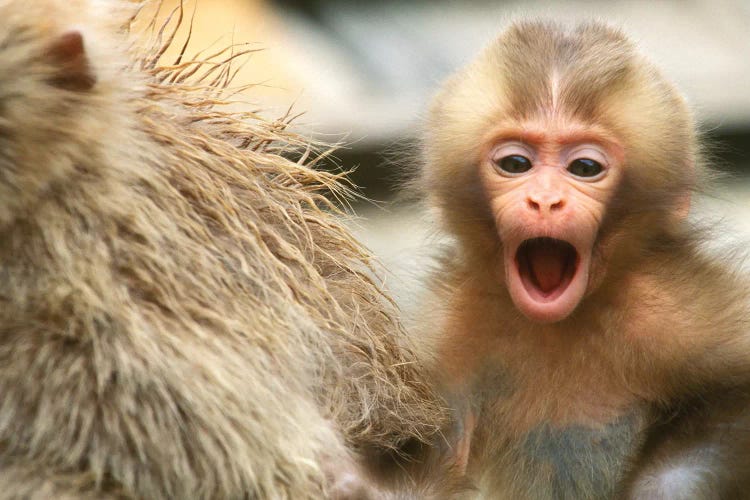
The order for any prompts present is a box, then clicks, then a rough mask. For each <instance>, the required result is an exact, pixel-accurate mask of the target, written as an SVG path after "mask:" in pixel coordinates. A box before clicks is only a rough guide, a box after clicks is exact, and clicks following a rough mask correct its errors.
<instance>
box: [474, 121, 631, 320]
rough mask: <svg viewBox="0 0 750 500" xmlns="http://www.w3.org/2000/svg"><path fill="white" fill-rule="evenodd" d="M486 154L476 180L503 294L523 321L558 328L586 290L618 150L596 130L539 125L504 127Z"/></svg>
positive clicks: (615, 178) (616, 175) (617, 170)
mask: <svg viewBox="0 0 750 500" xmlns="http://www.w3.org/2000/svg"><path fill="white" fill-rule="evenodd" d="M486 151H487V152H486V153H485V154H484V156H483V161H482V162H481V164H480V178H481V183H482V186H483V190H484V192H485V196H486V198H487V200H488V204H489V208H490V211H491V214H492V217H493V219H494V222H495V227H496V231H497V236H498V237H499V240H500V242H501V243H502V248H503V259H502V261H503V263H502V273H501V274H502V275H503V276H504V281H505V285H506V287H507V289H508V292H509V293H510V296H511V298H512V300H513V302H514V304H515V306H516V307H517V308H518V309H519V310H520V311H521V312H522V313H523V314H524V315H526V316H527V317H528V318H530V319H532V320H534V321H538V322H542V323H548V322H554V321H559V320H562V319H564V318H565V317H567V316H568V315H569V314H570V313H572V312H573V310H574V309H575V308H576V307H577V306H578V304H579V303H580V301H581V300H582V299H583V297H584V296H585V294H586V292H587V290H588V288H589V284H590V282H591V279H590V278H591V276H590V272H591V270H592V262H591V261H592V258H593V257H592V256H593V255H594V254H595V252H594V251H593V250H594V246H595V244H596V241H597V234H598V232H599V228H600V226H601V223H602V220H603V219H604V216H605V213H606V207H607V203H608V201H609V200H610V199H611V197H612V194H613V192H614V191H615V188H616V186H617V184H618V182H619V179H620V177H621V173H622V163H623V161H622V148H621V147H620V146H619V144H618V143H617V142H616V141H614V140H613V139H612V138H610V136H609V134H607V133H606V131H604V130H602V129H599V128H597V127H591V126H586V125H585V124H581V123H570V122H566V123H564V124H562V123H560V122H559V120H551V119H544V120H539V121H529V122H525V123H521V124H519V125H518V126H510V127H503V128H502V129H500V130H499V131H498V132H497V133H496V134H494V136H493V139H492V140H491V141H490V142H489V144H488V147H487V148H486ZM600 267H601V266H596V268H597V269H598V268H600Z"/></svg>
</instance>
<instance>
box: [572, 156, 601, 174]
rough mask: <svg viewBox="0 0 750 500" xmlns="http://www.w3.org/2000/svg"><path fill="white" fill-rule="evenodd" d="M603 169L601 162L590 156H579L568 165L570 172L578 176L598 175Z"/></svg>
mask: <svg viewBox="0 0 750 500" xmlns="http://www.w3.org/2000/svg"><path fill="white" fill-rule="evenodd" d="M603 170H604V167H602V164H601V163H599V162H598V161H596V160H592V159H590V158H578V159H577V160H573V161H572V162H571V163H570V165H568V172H570V173H571V174H573V175H575V176H576V177H596V176H597V175H599V174H600V173H602V171H603Z"/></svg>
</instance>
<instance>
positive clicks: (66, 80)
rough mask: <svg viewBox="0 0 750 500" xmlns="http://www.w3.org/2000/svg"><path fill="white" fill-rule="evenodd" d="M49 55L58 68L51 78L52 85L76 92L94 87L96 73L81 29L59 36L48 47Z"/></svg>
mask: <svg viewBox="0 0 750 500" xmlns="http://www.w3.org/2000/svg"><path fill="white" fill-rule="evenodd" d="M47 57H49V58H50V60H51V62H53V63H54V64H55V66H56V69H57V73H56V74H55V75H54V76H52V78H50V80H49V83H50V84H51V85H53V86H55V87H58V88H61V89H65V90H72V91H76V92H85V91H87V90H91V89H92V88H93V87H94V84H95V83H96V75H94V72H93V70H92V69H91V65H90V64H89V60H88V57H87V56H86V49H85V48H84V45H83V35H82V34H81V32H80V31H78V30H71V31H66V32H65V33H63V34H62V35H60V36H58V37H57V39H55V41H54V42H53V43H52V44H51V45H50V46H49V47H48V48H47Z"/></svg>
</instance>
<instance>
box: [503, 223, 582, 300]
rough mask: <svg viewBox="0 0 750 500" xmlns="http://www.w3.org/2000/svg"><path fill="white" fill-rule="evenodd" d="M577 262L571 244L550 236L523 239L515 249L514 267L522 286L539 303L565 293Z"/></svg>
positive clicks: (576, 254) (576, 256) (575, 252)
mask: <svg viewBox="0 0 750 500" xmlns="http://www.w3.org/2000/svg"><path fill="white" fill-rule="evenodd" d="M579 262H580V257H579V255H578V252H577V251H576V249H575V247H574V246H573V245H571V244H570V243H568V242H567V241H563V240H557V239H554V238H532V239H528V240H525V241H524V242H523V243H521V245H520V246H519V247H518V250H517V251H516V266H517V268H518V274H519V276H520V278H521V282H522V283H523V287H524V288H525V289H526V292H527V293H528V294H529V296H530V297H531V298H532V299H534V300H536V301H539V302H552V301H554V300H555V299H557V298H558V297H560V296H561V295H562V294H563V293H565V290H567V288H568V286H569V285H570V283H571V282H572V281H573V278H574V276H575V274H576V270H577V269H578V265H579Z"/></svg>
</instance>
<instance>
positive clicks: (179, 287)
mask: <svg viewBox="0 0 750 500" xmlns="http://www.w3.org/2000/svg"><path fill="white" fill-rule="evenodd" d="M173 14H174V18H173V22H174V19H176V18H177V17H178V16H179V18H180V19H182V11H181V10H180V11H179V12H175V13H173ZM0 17H2V19H3V24H4V27H3V30H2V33H1V34H0V367H1V368H0V394H2V397H0V496H1V497H2V498H37V499H41V498H66V499H68V498H69V499H82V498H153V499H159V498H162V499H164V498H294V499H298V498H321V497H324V496H327V495H329V494H338V493H341V492H336V491H331V487H330V485H331V484H332V483H335V476H337V475H339V474H342V475H345V474H346V473H348V472H350V471H353V472H354V474H355V475H356V474H357V473H358V465H357V460H358V457H359V453H360V452H361V451H363V450H372V449H386V450H387V449H393V448H396V447H398V446H400V445H401V443H403V442H404V441H407V440H409V439H416V440H422V439H428V438H429V437H430V436H431V435H432V434H434V433H435V431H436V429H437V428H438V426H439V423H440V421H441V418H442V415H443V412H442V407H441V405H440V404H439V403H438V402H437V401H436V399H434V395H433V394H432V392H431V391H430V389H429V387H428V386H427V385H426V384H424V383H423V382H421V379H420V373H419V366H418V364H416V363H415V359H414V356H413V355H412V354H411V351H410V350H409V348H408V343H407V341H406V340H405V339H404V336H403V335H402V329H401V326H400V324H399V321H398V317H397V312H396V309H395V308H394V306H393V305H392V303H391V302H390V301H389V299H388V297H387V296H385V295H384V294H383V292H382V291H381V289H380V288H379V287H378V285H376V284H375V283H374V282H373V281H372V280H371V278H370V276H371V275H372V267H371V265H372V263H371V259H370V256H369V255H368V254H367V252H365V251H364V250H363V249H362V248H361V247H360V246H359V245H358V243H357V242H356V241H355V240H354V239H353V238H352V236H351V235H350V233H349V232H348V231H347V230H346V229H344V227H343V226H342V225H341V224H340V223H339V222H338V221H337V220H336V218H335V217H334V215H333V214H332V213H331V212H332V210H334V209H333V207H332V205H331V204H330V202H329V201H328V199H327V198H326V197H325V196H324V195H325V194H326V193H327V192H328V191H330V190H332V191H333V192H334V193H339V194H341V193H342V192H343V191H342V188H341V186H340V184H338V180H337V178H335V177H334V176H331V175H328V174H324V173H321V172H318V171H315V170H313V169H312V168H311V167H309V166H306V165H304V164H302V163H294V162H292V161H290V160H288V159H286V157H285V156H282V154H283V153H285V152H289V151H292V150H299V149H300V148H304V147H305V146H306V145H305V144H304V142H303V141H301V140H299V139H298V138H296V137H295V136H293V135H292V134H290V133H288V132H286V131H285V130H284V129H285V126H286V123H285V121H284V120H280V121H277V122H267V121H264V120H262V119H260V118H258V117H257V116H255V115H253V114H250V113H239V112H238V113H233V112H230V111H228V110H227V109H226V108H225V106H224V105H225V104H226V99H227V98H228V96H230V95H231V89H227V90H224V88H223V87H224V86H225V85H226V84H227V82H228V81H229V80H230V75H231V65H230V63H229V61H230V60H231V59H232V57H231V51H228V52H225V53H223V54H220V55H219V57H218V58H217V59H215V60H206V61H203V60H201V61H191V60H189V59H188V58H187V57H183V58H182V59H181V60H180V61H176V62H175V63H174V64H169V65H163V62H162V61H160V54H161V53H163V50H164V48H165V47H166V46H167V45H168V44H170V43H178V42H177V41H173V38H172V35H171V33H172V29H173V28H172V27H170V26H169V25H167V26H165V27H164V28H161V27H160V26H159V25H156V26H154V25H152V26H151V27H149V26H148V19H146V20H145V21H144V20H143V19H140V21H139V18H137V17H136V18H135V19H134V18H133V8H132V4H119V3H115V2H88V1H84V0H80V1H79V0H76V1H62V0H59V1H55V0H48V1H39V2H31V3H28V2H21V1H17V0H5V1H3V2H0ZM139 22H140V23H141V25H143V24H145V25H146V28H145V29H146V33H148V32H149V30H151V31H150V32H151V33H152V34H153V36H152V44H151V45H149V46H147V47H146V48H144V47H143V46H142V45H141V44H139V43H137V42H136V40H137V39H138V36H137V34H136V35H132V36H130V35H128V31H129V30H130V28H131V27H132V26H135V25H138V23H139ZM178 22H179V21H178ZM172 26H173V25H172ZM69 30H73V31H74V32H76V31H77V32H80V33H81V34H82V35H83V42H84V47H85V54H84V56H83V57H78V56H76V58H68V59H66V57H67V56H66V54H68V55H70V53H71V51H73V52H75V47H72V48H71V46H67V47H66V46H63V48H62V50H61V51H60V53H59V54H58V53H57V52H55V51H54V50H51V47H58V46H59V42H60V37H61V35H63V34H64V33H67V32H69ZM179 43H181V42H179ZM56 44H57V45H56ZM128 47H130V49H128ZM66 51H67V52H66ZM331 476H334V477H333V478H332V477H331ZM344 496H345V495H344Z"/></svg>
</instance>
